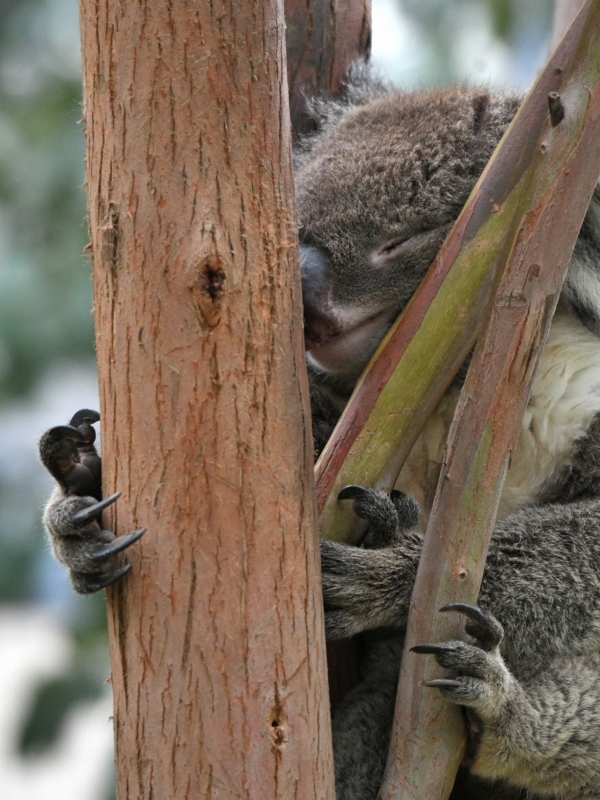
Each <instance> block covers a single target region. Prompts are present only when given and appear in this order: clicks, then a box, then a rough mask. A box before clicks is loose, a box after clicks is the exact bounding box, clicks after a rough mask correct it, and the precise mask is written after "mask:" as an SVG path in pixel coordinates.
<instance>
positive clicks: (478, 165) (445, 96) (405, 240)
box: [295, 74, 520, 385]
mask: <svg viewBox="0 0 600 800" xmlns="http://www.w3.org/2000/svg"><path fill="white" fill-rule="evenodd" d="M361 82H362V83H361V86H360V87H359V89H358V90H357V89H355V90H354V92H352V91H350V93H349V97H350V100H349V101H348V102H347V104H345V105H344V104H341V103H331V104H330V105H329V106H328V105H327V104H321V105H320V106H318V107H317V110H318V111H319V112H320V113H321V116H322V119H321V129H320V131H319V132H318V133H317V134H315V135H314V136H313V137H312V138H311V139H310V140H308V141H307V142H306V143H305V144H304V148H303V149H302V150H301V152H300V153H299V154H298V155H297V157H296V170H295V181H296V204H297V213H298V225H299V234H300V254H301V269H302V286H303V299H304V309H305V339H306V348H307V350H308V354H309V362H311V363H312V364H313V366H315V367H317V369H319V370H322V371H324V372H325V373H327V374H328V375H330V376H331V377H332V378H334V379H336V380H337V382H339V383H340V385H341V384H343V383H347V384H352V383H353V382H354V381H355V380H356V378H357V377H358V375H359V374H360V372H361V371H362V369H363V368H364V366H365V365H366V363H367V361H368V359H369V358H370V357H371V355H372V353H373V352H374V350H375V348H376V346H377V344H378V343H379V342H380V341H381V339H382V337H383V335H384V334H385V332H386V331H387V330H388V328H389V327H390V325H391V323H392V322H393V320H394V319H395V318H396V317H397V316H398V313H399V312H400V311H401V310H402V308H403V307H404V306H405V305H406V303H407V301H408V300H409V298H410V297H411V295H412V294H413V292H414V291H415V289H416V288H417V286H418V285H419V283H420V282H421V280H422V279H423V277H424V275H425V273H426V271H427V269H428V267H429V266H430V264H431V263H432V261H433V260H434V258H435V256H436V254H437V252H438V250H439V248H440V246H441V244H442V242H443V240H444V238H445V236H446V234H447V233H448V231H449V230H450V227H451V226H452V223H453V222H454V221H455V220H456V218H457V216H458V214H459V212H460V210H461V208H462V206H463V205H464V203H465V201H466V199H467V197H468V196H469V194H470V192H471V189H472V188H473V186H474V184H475V182H476V180H477V178H478V177H479V175H480V174H481V172H482V171H483V168H484V167H485V165H486V163H487V161H488V160H489V158H490V156H491V154H492V152H493V150H494V148H495V146H496V144H497V143H498V141H499V140H500V138H501V136H502V134H503V133H504V131H505V129H506V127H507V126H508V124H509V122H510V120H511V119H512V117H513V116H514V114H515V112H516V110H517V108H518V106H519V103H520V97H519V96H517V95H516V94H510V93H495V94H493V93H491V92H489V91H488V90H485V89H466V88H458V87H456V88H450V89H433V90H424V91H418V92H412V93H406V92H400V91H397V90H393V89H390V88H387V89H386V88H385V87H384V86H382V84H381V83H377V84H376V85H375V87H374V88H373V90H372V91H371V92H369V91H368V90H365V80H364V74H363V75H361ZM365 100H366V102H365Z"/></svg>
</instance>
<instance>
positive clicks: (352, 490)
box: [338, 483, 368, 500]
mask: <svg viewBox="0 0 600 800" xmlns="http://www.w3.org/2000/svg"><path fill="white" fill-rule="evenodd" d="M367 494H368V490H367V489H365V488H364V486H357V485H356V484H354V483H351V484H350V485H349V486H344V488H343V489H342V490H341V492H340V493H339V494H338V500H359V499H361V498H362V497H366V496H367Z"/></svg>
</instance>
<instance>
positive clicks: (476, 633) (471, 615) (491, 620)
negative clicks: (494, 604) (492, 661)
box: [440, 603, 504, 652]
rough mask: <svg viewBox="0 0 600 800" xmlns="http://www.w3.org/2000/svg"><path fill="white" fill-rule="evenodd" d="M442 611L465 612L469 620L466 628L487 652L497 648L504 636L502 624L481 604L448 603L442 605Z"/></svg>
mask: <svg viewBox="0 0 600 800" xmlns="http://www.w3.org/2000/svg"><path fill="white" fill-rule="evenodd" d="M440 611H458V612H459V614H464V615H465V617H467V618H468V620H469V621H468V622H467V624H466V625H465V630H466V632H467V633H468V634H469V636H473V638H475V639H476V640H477V645H478V647H481V649H482V650H486V651H487V652H491V651H492V650H495V649H496V647H498V645H499V644H500V642H501V641H502V639H503V638H504V628H503V627H502V625H501V624H500V623H499V622H498V620H497V619H496V618H495V617H494V616H493V615H492V614H490V612H489V611H484V610H483V609H481V608H479V606H474V605H471V604H470V603H448V605H446V606H442V608H440Z"/></svg>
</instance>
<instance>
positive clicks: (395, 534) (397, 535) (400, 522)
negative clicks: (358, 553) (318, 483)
mask: <svg viewBox="0 0 600 800" xmlns="http://www.w3.org/2000/svg"><path fill="white" fill-rule="evenodd" d="M338 500H352V501H353V503H352V508H353V510H354V513H355V514H356V516H357V517H360V518H361V519H364V520H366V521H367V522H368V523H369V530H368V533H367V535H366V537H365V540H364V542H363V544H364V546H365V547H372V548H378V547H388V546H389V545H392V544H395V543H396V542H398V541H400V540H401V538H402V533H403V532H404V531H407V530H410V529H411V528H414V527H415V526H416V524H417V522H418V521H419V506H418V505H417V503H416V501H415V500H413V498H412V497H409V496H408V495H406V494H404V493H403V492H398V491H396V490H395V489H394V490H393V491H392V492H391V494H388V493H387V492H384V491H382V490H380V489H366V488H365V487H364V486H354V485H352V486H345V487H344V488H343V489H342V491H341V492H340V493H339V494H338Z"/></svg>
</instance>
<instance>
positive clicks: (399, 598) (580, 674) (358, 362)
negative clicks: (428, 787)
mask: <svg viewBox="0 0 600 800" xmlns="http://www.w3.org/2000/svg"><path fill="white" fill-rule="evenodd" d="M519 103H520V97H518V96H516V95H515V94H511V93H491V92H489V91H487V90H469V89H460V88H455V89H444V90H427V91H420V92H415V93H402V92H399V91H396V90H394V89H392V88H390V87H389V86H387V85H386V84H385V83H383V82H382V81H380V80H379V79H373V78H372V77H371V76H370V74H369V73H368V70H366V69H365V68H360V67H359V68H357V69H356V70H355V71H354V73H353V75H352V77H351V80H350V82H349V85H348V91H347V96H346V98H345V100H344V101H340V102H332V103H315V105H314V109H315V114H317V115H318V116H319V118H320V129H319V131H318V132H317V134H315V135H314V136H313V137H311V138H310V139H308V140H306V141H305V142H304V144H303V145H302V148H301V151H300V152H299V153H298V154H297V163H296V190H297V208H298V222H299V230H300V242H301V265H302V283H303V297H304V304H305V306H304V307H305V338H306V346H307V351H308V364H309V376H310V384H311V402H312V414H313V428H314V435H315V450H316V452H319V451H320V449H322V447H323V446H324V444H325V442H326V441H327V438H328V436H329V434H330V433H331V430H332V429H333V426H334V425H335V422H336V421H337V419H338V418H339V415H340V414H341V412H342V410H343V408H344V406H345V404H346V402H347V400H348V398H349V396H350V393H351V391H352V388H353V386H354V384H355V382H356V380H357V378H358V376H359V375H360V373H361V371H362V369H363V368H364V366H365V365H366V363H367V361H368V360H369V358H370V356H371V354H372V353H373V351H374V349H375V347H376V346H377V344H378V343H379V341H380V340H381V338H382V337H383V335H384V334H385V332H386V331H387V329H388V328H389V326H390V325H391V324H392V322H393V320H394V319H395V318H396V317H397V315H398V313H399V312H400V311H401V309H402V308H403V307H404V306H405V304H406V303H407V301H408V299H409V298H410V296H411V295H412V293H413V292H414V291H415V289H416V288H417V286H418V284H419V283H420V281H421V280H422V278H423V276H424V275H425V272H426V270H427V268H428V266H429V265H430V264H431V262H432V261H433V259H434V258H435V255H436V254H437V252H438V250H439V247H440V245H441V243H442V242H443V240H444V238H445V236H446V234H447V233H448V231H449V230H450V228H451V226H452V224H453V222H454V221H455V219H456V217H457V216H458V214H459V212H460V209H461V208H462V206H463V204H464V202H465V201H466V199H467V197H468V195H469V193H470V191H471V189H472V187H473V185H474V183H475V181H476V180H477V178H478V177H479V175H480V173H481V172H482V170H483V168H484V166H485V164H486V163H487V161H488V159H489V157H490V156H491V154H492V152H493V150H494V148H495V146H496V144H497V142H498V140H499V139H500V137H501V136H502V134H503V132H504V130H505V129H506V127H507V125H508V123H509V122H510V120H511V119H512V117H513V115H514V114H515V112H516V110H517V108H518V106H519ZM599 215H600V193H598V194H596V195H595V196H594V198H593V200H592V203H591V205H590V209H589V211H588V214H587V216H586V220H585V222H584V224H583V227H582V230H581V234H580V237H579V240H578V243H577V245H576V248H575V252H574V255H573V259H572V262H571V266H570V268H569V273H568V277H567V280H566V282H565V287H564V289H563V293H562V297H561V301H560V304H559V308H558V310H557V312H556V315H555V318H554V320H553V323H552V327H551V331H550V334H549V339H548V343H547V345H546V347H545V350H544V352H543V354H542V357H541V360H540V364H539V367H538V370H537V373H536V377H535V381H534V385H533V389H532V394H531V399H530V402H529V405H528V408H527V411H526V415H525V419H524V422H523V426H522V430H521V434H520V438H519V443H518V446H517V449H516V452H515V454H514V458H513V461H512V465H511V468H510V471H509V474H508V477H507V480H506V484H505V489H504V493H503V496H502V501H501V505H500V512H499V517H498V523H497V525H496V528H495V532H494V536H493V539H492V544H491V547H490V553H489V556H488V560H487V565H486V571H485V576H484V580H483V585H482V589H481V594H480V603H481V609H480V608H478V607H475V606H467V605H464V604H455V605H454V606H453V607H452V609H451V611H452V612H455V613H461V614H463V615H465V616H466V618H467V624H466V630H467V632H468V633H469V634H470V635H471V636H472V637H474V640H475V644H467V643H466V642H446V643H443V644H439V645H425V646H421V648H420V652H422V653H424V654H425V653H430V654H433V655H434V656H435V657H436V659H437V660H438V662H439V663H440V664H442V665H443V666H444V667H446V668H447V670H448V671H449V677H448V680H447V682H446V685H445V686H443V687H438V688H436V689H434V690H435V691H442V692H443V694H444V696H445V697H446V698H447V699H448V700H449V701H450V702H454V703H458V704H460V705H461V706H464V707H465V708H466V709H468V711H467V716H468V720H469V726H468V728H469V732H470V744H469V752H468V761H469V772H468V773H464V774H463V775H462V776H461V777H460V779H459V781H458V783H457V786H456V788H455V792H454V794H453V797H455V798H458V797H461V798H478V799H480V798H483V797H485V798H501V797H502V798H513V800H514V799H515V798H518V797H525V796H527V797H531V796H532V795H535V796H540V797H561V798H566V800H569V799H570V798H573V800H574V798H578V800H591V798H600V682H599V678H600V536H599V535H598V534H599V532H600V517H599V516H598V514H599V512H600V501H599V500H598V496H599V495H600V340H599V339H598V333H599V332H600V281H599V278H600V275H599V269H600V267H599V263H600V216H599ZM459 383H460V380H458V381H455V382H454V384H453V385H452V386H451V387H450V389H449V390H448V392H447V393H446V395H445V396H444V398H443V399H442V401H441V402H440V404H439V406H438V408H437V409H436V411H435V412H434V414H433V415H432V417H431V419H430V420H429V422H428V423H427V425H426V426H425V428H424V430H423V432H422V434H421V436H420V437H419V439H418V441H417V442H416V444H415V446H414V448H413V451H412V452H411V454H410V456H409V459H408V460H407V463H406V465H405V467H404V468H403V471H402V473H401V475H400V477H399V480H398V483H397V487H396V488H397V490H399V491H396V492H393V493H392V495H391V496H388V495H386V494H384V493H382V492H379V491H374V490H371V489H363V488H361V487H351V488H348V489H346V490H344V492H343V494H342V501H344V499H351V500H352V501H353V503H354V508H355V511H356V513H357V514H359V515H360V516H362V517H364V518H365V519H367V520H368V522H369V525H370V533H369V542H370V543H371V545H372V546H371V547H369V548H366V547H352V546H347V545H341V544H336V543H333V542H328V541H323V542H322V566H323V594H324V600H325V609H326V629H327V634H328V636H329V637H330V638H342V637H346V636H351V635H354V634H358V633H361V634H362V633H365V632H367V633H366V635H365V640H366V641H367V645H366V648H365V657H364V664H363V680H362V682H361V683H360V685H359V686H357V687H356V688H355V689H354V690H353V691H352V692H351V693H350V694H349V695H348V696H347V697H346V698H345V700H344V701H343V703H342V704H341V706H340V707H339V709H337V711H336V714H335V716H334V721H333V726H334V750H335V761H336V793H337V798H338V800H375V797H376V795H377V791H378V788H379V786H380V783H381V779H382V774H383V767H384V764H385V758H386V753H387V747H388V742H389V734H390V728H391V722H392V715H393V707H394V698H395V692H396V682H397V677H398V668H399V660H400V654H401V650H402V630H403V626H404V625H405V623H406V617H407V612H408V604H409V599H410V594H411V590H412V585H413V581H414V577H415V573H416V569H417V564H418V559H419V553H420V547H421V535H422V534H421V531H422V530H423V526H424V524H425V522H426V519H427V515H428V512H429V509H430V505H431V501H432V498H433V493H434V491H435V484H436V480H437V476H438V474H439V464H440V462H441V459H442V454H443V449H444V444H445V438H446V435H447V432H448V428H449V424H450V421H451V419H452V414H453V412H454V408H455V405H456V402H457V398H458V393H459ZM91 413H92V412H81V413H80V414H79V415H76V417H75V418H74V420H72V424H71V425H70V426H59V427H58V428H53V429H51V430H50V431H48V432H47V433H46V434H44V436H43V437H42V440H41V442H40V453H41V457H42V460H43V462H44V463H45V464H46V466H47V467H48V468H49V469H50V471H51V472H52V474H53V475H54V476H55V478H56V479H57V483H58V486H57V489H56V491H55V493H54V495H53V497H52V498H51V500H50V502H49V504H48V507H47V509H46V512H45V516H44V520H45V524H46V528H47V530H48V533H49V535H50V539H51V542H52V545H53V548H54V551H55V554H56V555H57V557H58V558H59V559H60V560H61V561H62V562H63V563H65V564H66V565H67V566H68V567H69V569H70V570H71V576H72V580H73V583H74V586H75V588H76V589H77V590H78V591H80V592H89V591H97V590H98V589H100V588H102V587H103V586H106V585H108V584H109V583H111V582H113V581H114V580H117V579H119V578H120V577H121V575H122V574H123V573H124V571H126V570H127V568H128V567H127V565H125V566H124V567H116V566H115V563H114V555H115V553H116V552H118V551H120V550H122V549H124V548H125V547H127V546H129V545H130V544H132V543H133V541H135V540H136V539H137V538H139V536H140V535H142V533H143V531H142V532H140V531H136V532H135V533H133V534H128V535H127V536H125V537H119V538H118V539H115V538H114V535H113V534H112V533H110V532H108V531H103V530H102V527H101V525H100V523H99V520H100V514H101V511H102V509H103V508H104V507H106V505H107V504H109V503H110V502H113V500H114V499H116V497H115V496H111V497H110V498H107V499H106V500H104V501H102V502H98V501H99V500H100V484H99V478H98V476H99V460H98V457H97V455H95V451H94V450H93V438H92V436H91V434H90V427H91V426H90V423H91V422H93V419H92V418H91V417H90V414H91ZM80 467H84V468H85V469H83V470H82V469H81V468H80ZM86 470H87V472H86ZM88 473H89V474H88ZM408 495H410V497H409V496H408ZM411 497H412V498H415V500H412V499H410V498H411ZM419 509H420V510H419ZM419 514H420V520H421V521H420V523H419V522H417V520H418V518H419ZM81 533H83V535H80V534H81ZM482 609H485V610H482ZM426 691H430V689H426Z"/></svg>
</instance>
